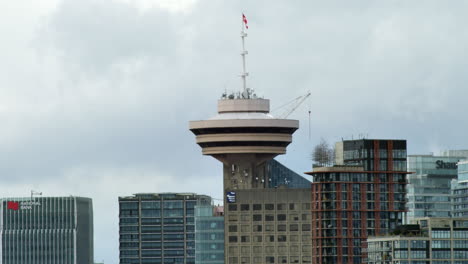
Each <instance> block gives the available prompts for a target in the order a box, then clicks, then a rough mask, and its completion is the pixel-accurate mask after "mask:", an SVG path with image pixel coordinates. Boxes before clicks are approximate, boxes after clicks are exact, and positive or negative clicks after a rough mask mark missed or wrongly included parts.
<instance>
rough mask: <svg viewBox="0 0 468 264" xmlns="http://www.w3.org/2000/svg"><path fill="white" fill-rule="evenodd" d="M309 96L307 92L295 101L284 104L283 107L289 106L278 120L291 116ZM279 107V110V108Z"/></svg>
mask: <svg viewBox="0 0 468 264" xmlns="http://www.w3.org/2000/svg"><path fill="white" fill-rule="evenodd" d="M310 95H311V93H310V92H307V94H304V95H301V96H299V97H297V98H296V99H293V100H292V101H290V102H288V103H286V104H285V105H289V104H291V106H290V107H289V109H288V110H287V111H285V112H284V113H283V114H281V115H279V116H278V117H279V118H287V117H288V116H289V115H291V114H292V113H293V112H294V111H295V110H296V109H297V108H298V107H299V106H300V105H301V104H302V103H303V102H304V101H305V100H306V99H307V98H308V97H309V96H310ZM285 105H282V106H281V107H284V106H285ZM281 107H280V108H281Z"/></svg>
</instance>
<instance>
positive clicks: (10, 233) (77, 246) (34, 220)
mask: <svg viewBox="0 0 468 264" xmlns="http://www.w3.org/2000/svg"><path fill="white" fill-rule="evenodd" d="M0 206H1V208H0V214H1V215H0V221H1V222H0V236H1V240H0V255H1V259H0V263H3V264H19V263H21V264H36V263H37V264H48V263H64V264H65V263H66V264H93V263H94V259H93V258H94V256H93V252H94V251H93V250H94V248H93V239H94V238H93V205H92V201H91V199H89V198H83V197H73V196H69V197H28V198H3V199H1V201H0Z"/></svg>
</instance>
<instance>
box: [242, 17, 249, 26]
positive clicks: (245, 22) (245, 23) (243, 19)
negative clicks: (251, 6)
mask: <svg viewBox="0 0 468 264" xmlns="http://www.w3.org/2000/svg"><path fill="white" fill-rule="evenodd" d="M242 21H244V25H245V28H246V29H249V25H247V18H246V17H245V15H244V14H242Z"/></svg>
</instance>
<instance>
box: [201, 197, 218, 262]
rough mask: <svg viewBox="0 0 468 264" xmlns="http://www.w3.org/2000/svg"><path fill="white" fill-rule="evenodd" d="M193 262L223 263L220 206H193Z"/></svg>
mask: <svg viewBox="0 0 468 264" xmlns="http://www.w3.org/2000/svg"><path fill="white" fill-rule="evenodd" d="M195 264H224V210H223V207H222V206H212V205H199V206H195Z"/></svg>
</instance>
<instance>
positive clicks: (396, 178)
mask: <svg viewBox="0 0 468 264" xmlns="http://www.w3.org/2000/svg"><path fill="white" fill-rule="evenodd" d="M336 163H337V164H339V165H335V166H333V167H317V168H314V170H313V171H312V172H309V173H307V174H310V175H312V178H313V181H312V204H311V207H312V256H313V261H312V262H313V263H317V264H325V263H329V264H331V263H339V264H341V263H342V264H344V263H349V264H352V263H362V262H363V261H364V260H365V258H366V257H367V256H366V251H365V248H366V247H367V244H366V239H367V237H368V236H372V235H385V234H388V233H389V231H390V230H392V229H394V228H396V227H397V226H398V225H401V224H402V222H403V218H404V216H403V214H404V213H405V211H406V210H405V185H406V174H407V172H406V141H405V140H370V139H360V140H347V141H342V142H339V143H337V144H336Z"/></svg>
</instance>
